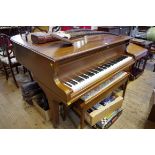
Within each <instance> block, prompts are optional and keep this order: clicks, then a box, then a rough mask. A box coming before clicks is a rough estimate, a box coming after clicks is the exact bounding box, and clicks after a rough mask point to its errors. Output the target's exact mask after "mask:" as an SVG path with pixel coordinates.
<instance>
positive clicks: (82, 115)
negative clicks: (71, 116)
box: [80, 109, 85, 129]
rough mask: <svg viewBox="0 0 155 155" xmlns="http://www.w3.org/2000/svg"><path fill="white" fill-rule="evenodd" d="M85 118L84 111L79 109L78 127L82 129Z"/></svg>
mask: <svg viewBox="0 0 155 155" xmlns="http://www.w3.org/2000/svg"><path fill="white" fill-rule="evenodd" d="M84 120H85V111H84V110H83V109H81V118H80V128H81V129H83V127H84Z"/></svg>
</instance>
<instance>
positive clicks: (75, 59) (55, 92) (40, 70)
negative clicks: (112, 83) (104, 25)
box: [11, 34, 135, 127]
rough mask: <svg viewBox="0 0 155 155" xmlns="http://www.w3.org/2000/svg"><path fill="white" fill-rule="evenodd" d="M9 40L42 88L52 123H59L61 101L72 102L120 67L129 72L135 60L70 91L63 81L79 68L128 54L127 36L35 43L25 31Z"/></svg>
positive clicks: (79, 70)
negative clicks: (77, 89)
mask: <svg viewBox="0 0 155 155" xmlns="http://www.w3.org/2000/svg"><path fill="white" fill-rule="evenodd" d="M11 40H12V42H13V43H14V47H15V53H16V57H17V60H18V61H19V62H20V63H21V64H23V65H24V66H26V67H27V68H28V69H29V70H30V71H31V72H32V73H33V77H34V79H35V80H36V81H37V82H38V83H39V85H40V86H41V88H42V89H43V90H44V92H45V94H46V96H47V98H48V102H49V107H50V114H51V118H52V122H53V125H54V126H55V127H56V126H57V125H58V123H59V103H60V102H62V103H64V104H65V105H67V106H69V105H70V104H73V103H74V102H75V101H77V100H78V99H80V98H81V96H82V95H84V94H85V93H87V92H88V91H90V90H92V89H94V88H96V87H97V86H98V85H100V84H101V83H102V82H104V81H105V79H108V78H110V77H112V76H113V75H115V74H116V73H117V72H119V71H122V70H126V71H128V72H130V68H131V66H132V65H133V64H134V62H135V61H134V59H133V60H131V61H130V62H129V63H128V64H127V65H125V66H120V67H119V68H118V69H116V70H114V71H112V72H111V73H109V74H107V75H105V76H104V77H103V78H101V79H99V80H96V81H94V82H93V83H91V84H90V85H88V86H87V87H85V88H83V89H81V90H80V91H77V92H73V91H72V90H71V89H70V88H69V87H67V86H66V85H64V84H63V83H64V81H65V80H66V79H68V78H72V77H74V76H75V74H77V73H78V72H85V71H87V70H88V69H90V68H91V67H94V66H97V65H99V64H104V63H106V62H107V61H108V60H112V59H114V58H116V57H119V56H121V55H127V53H126V47H127V45H128V44H129V41H130V37H127V36H116V35H107V34H105V35H104V34H103V35H96V36H85V37H82V38H78V39H75V40H72V41H74V44H73V46H66V45H64V44H63V42H62V41H57V42H50V43H46V44H41V45H40V44H39V45H37V44H33V43H32V42H31V39H30V36H29V37H28V41H26V40H25V37H24V35H23V36H20V35H17V36H13V37H12V38H11Z"/></svg>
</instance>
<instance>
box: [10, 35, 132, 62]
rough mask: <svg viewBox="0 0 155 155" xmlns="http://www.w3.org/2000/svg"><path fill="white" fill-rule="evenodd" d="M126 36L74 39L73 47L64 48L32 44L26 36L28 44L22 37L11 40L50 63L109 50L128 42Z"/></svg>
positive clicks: (98, 36) (60, 43)
mask: <svg viewBox="0 0 155 155" xmlns="http://www.w3.org/2000/svg"><path fill="white" fill-rule="evenodd" d="M129 39H130V37H128V36H115V35H106V34H105V35H104V34H103V35H96V36H86V37H84V38H80V39H75V40H74V42H75V44H74V46H64V45H63V42H61V41H58V42H50V43H46V44H41V45H40V44H39V45H38V44H33V43H32V41H31V39H30V36H28V42H27V41H26V39H25V37H24V35H23V37H21V36H20V35H16V36H13V37H12V38H11V40H12V41H13V42H14V43H17V44H18V45H21V46H24V47H26V48H27V49H30V50H32V51H34V52H36V53H37V54H39V55H42V56H44V57H47V58H48V59H50V60H51V61H52V62H56V61H60V60H64V59H65V58H70V57H74V58H75V57H76V56H79V55H80V56H83V55H84V54H85V53H87V55H89V54H90V53H92V52H93V53H94V52H98V51H96V50H98V49H105V48H110V47H111V46H112V45H115V44H121V43H123V42H125V41H127V42H128V41H129ZM94 50H95V51H94Z"/></svg>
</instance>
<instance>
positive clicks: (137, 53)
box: [127, 40, 148, 79]
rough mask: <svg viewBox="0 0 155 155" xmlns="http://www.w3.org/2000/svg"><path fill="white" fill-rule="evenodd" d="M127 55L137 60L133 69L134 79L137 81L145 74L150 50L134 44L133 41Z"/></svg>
mask: <svg viewBox="0 0 155 155" xmlns="http://www.w3.org/2000/svg"><path fill="white" fill-rule="evenodd" d="M127 53H129V54H131V55H133V56H134V58H135V60H136V62H135V64H134V65H133V67H132V75H133V77H132V78H133V79H136V78H138V77H139V76H140V75H141V74H142V73H143V72H144V69H145V66H146V62H147V60H148V49H146V48H144V47H143V46H139V45H137V44H134V43H133V42H132V40H131V43H130V44H129V46H128V47H127Z"/></svg>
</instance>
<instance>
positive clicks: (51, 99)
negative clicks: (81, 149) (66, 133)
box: [36, 80, 60, 128]
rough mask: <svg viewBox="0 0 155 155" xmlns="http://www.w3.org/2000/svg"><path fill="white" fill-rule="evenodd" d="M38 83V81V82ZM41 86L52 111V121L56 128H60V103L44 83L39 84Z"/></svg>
mask: <svg viewBox="0 0 155 155" xmlns="http://www.w3.org/2000/svg"><path fill="white" fill-rule="evenodd" d="M36 81H37V80H36ZM38 83H39V86H40V87H41V88H42V90H43V91H44V93H45V95H46V98H47V100H48V104H49V109H50V119H51V120H52V124H53V127H54V128H58V125H59V104H60V101H58V100H57V97H56V96H55V95H54V94H53V93H52V92H51V91H50V90H49V89H48V88H47V87H45V86H44V85H43V84H42V83H40V82H38Z"/></svg>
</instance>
